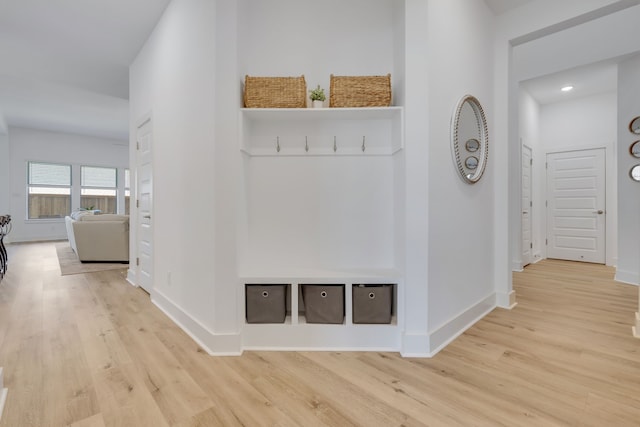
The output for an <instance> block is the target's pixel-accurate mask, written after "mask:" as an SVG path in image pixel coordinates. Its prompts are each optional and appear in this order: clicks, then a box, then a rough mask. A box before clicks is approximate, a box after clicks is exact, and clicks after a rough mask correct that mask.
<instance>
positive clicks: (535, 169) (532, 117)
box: [513, 88, 546, 270]
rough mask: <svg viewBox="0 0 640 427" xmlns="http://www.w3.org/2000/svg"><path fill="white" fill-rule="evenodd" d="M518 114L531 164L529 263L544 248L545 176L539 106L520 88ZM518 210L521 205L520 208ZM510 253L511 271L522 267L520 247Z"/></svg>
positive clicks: (540, 254)
mask: <svg viewBox="0 0 640 427" xmlns="http://www.w3.org/2000/svg"><path fill="white" fill-rule="evenodd" d="M518 112H519V114H520V119H519V121H518V123H519V132H520V142H521V144H522V145H526V146H527V147H529V148H531V158H532V159H533V165H532V167H531V201H532V202H533V206H532V209H531V211H530V213H531V222H532V230H531V240H532V243H533V249H532V254H533V262H536V261H539V260H540V259H541V258H544V257H545V256H546V247H545V244H544V239H545V237H544V235H545V230H546V225H545V224H546V215H545V212H546V211H545V206H544V200H545V188H546V187H545V175H544V162H545V153H544V151H543V149H542V147H541V142H540V105H539V104H538V102H536V100H535V99H534V98H533V97H532V96H531V95H530V94H529V93H528V92H527V91H526V90H524V89H522V88H521V89H520V102H519V109H518ZM520 210H522V206H520ZM518 248H519V249H518V250H514V253H513V260H514V269H516V270H519V269H520V268H522V245H520V246H519V247H518Z"/></svg>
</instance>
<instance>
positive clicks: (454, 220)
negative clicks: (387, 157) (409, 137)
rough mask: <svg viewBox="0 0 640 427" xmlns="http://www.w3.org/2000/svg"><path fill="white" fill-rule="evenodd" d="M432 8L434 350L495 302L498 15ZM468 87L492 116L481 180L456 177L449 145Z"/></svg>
mask: <svg viewBox="0 0 640 427" xmlns="http://www.w3.org/2000/svg"><path fill="white" fill-rule="evenodd" d="M428 13H429V17H428V21H427V30H428V33H429V39H428V46H429V56H428V62H429V74H428V77H427V78H428V81H429V124H430V126H429V142H428V145H429V161H428V174H429V177H428V179H429V191H428V198H429V219H428V224H429V230H428V233H429V261H428V264H429V271H428V275H429V279H428V292H429V331H430V334H431V348H432V351H433V350H435V349H437V348H439V347H440V346H442V345H444V344H446V342H448V340H450V339H452V338H453V337H454V336H455V334H456V333H458V332H462V330H464V328H465V327H467V326H468V325H469V324H471V323H472V322H474V321H475V320H476V319H477V318H478V317H480V316H482V315H483V314H484V313H485V312H486V311H487V310H490V309H491V308H493V307H494V306H495V282H494V274H493V265H494V247H493V242H494V228H493V218H494V201H493V197H494V187H493V175H494V170H495V164H496V160H495V157H494V156H493V145H492V140H491V138H492V130H493V114H494V110H493V91H492V88H493V57H492V41H493V28H494V21H493V19H494V18H493V15H492V14H491V12H490V10H489V9H488V8H487V7H486V5H485V4H484V3H483V2H478V1H470V0H455V1H446V2H442V1H433V2H429V11H428ZM452 23H455V25H452ZM408 90H409V91H411V88H408ZM466 94H471V95H473V96H475V97H476V98H478V99H479V100H480V102H481V103H482V106H483V108H484V110H485V114H486V116H487V118H488V121H489V138H490V145H489V160H488V165H487V168H486V170H485V174H484V176H483V178H482V179H481V180H480V181H479V182H477V183H476V184H474V185H469V184H466V183H464V182H463V181H462V180H461V179H460V177H458V176H457V174H456V168H455V167H454V164H453V161H452V157H451V148H450V121H451V114H452V112H453V109H454V107H455V106H456V104H457V102H458V100H459V99H460V98H461V97H462V96H464V95H466Z"/></svg>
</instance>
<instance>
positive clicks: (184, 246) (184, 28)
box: [130, 0, 237, 351]
mask: <svg viewBox="0 0 640 427" xmlns="http://www.w3.org/2000/svg"><path fill="white" fill-rule="evenodd" d="M216 3H220V2H213V1H209V0H174V1H172V2H171V3H170V4H169V6H168V7H167V9H166V10H165V13H164V14H163V16H162V18H161V19H160V21H159V23H158V25H157V26H156V28H155V30H154V31H153V33H152V34H151V36H150V37H149V39H148V40H147V42H146V44H145V45H144V47H143V48H142V49H141V51H140V53H139V54H138V56H137V57H136V59H135V61H134V62H133V64H132V65H131V67H130V91H131V92H130V110H131V120H130V122H131V125H132V129H131V135H132V136H131V137H132V138H135V126H136V124H138V123H139V122H140V120H141V119H142V118H143V117H145V116H147V115H149V114H150V116H151V118H152V129H153V148H152V150H153V193H154V194H153V214H152V220H153V248H154V249H153V250H154V252H153V253H154V268H153V286H154V288H153V289H152V291H151V297H152V300H153V301H154V302H155V303H156V304H158V305H159V306H160V307H161V308H162V309H163V310H165V311H166V312H168V313H169V314H170V315H172V316H173V317H174V319H176V320H178V321H179V322H181V323H182V324H183V326H185V327H186V328H187V329H190V330H191V331H192V332H193V333H194V334H198V331H201V333H200V334H199V338H200V339H201V340H204V339H206V338H211V339H213V338H212V337H214V335H215V333H216V326H217V325H216V323H215V321H214V319H215V309H214V308H215V307H214V304H215V301H214V289H215V288H214V286H215V284H217V285H218V286H220V287H230V288H231V289H234V287H235V283H234V282H225V283H217V281H216V277H217V275H218V274H220V273H219V271H218V264H217V262H216V256H217V254H218V253H226V251H229V252H231V253H233V252H234V247H235V243H234V242H233V241H231V242H226V243H228V245H227V246H225V242H220V241H219V239H217V235H216V224H217V221H218V219H219V216H220V215H224V212H225V210H226V209H231V210H233V209H234V207H233V205H224V204H218V203H217V197H218V194H216V193H217V190H218V189H221V190H222V191H225V192H231V194H233V191H235V190H236V188H235V187H234V183H233V182H227V183H225V185H226V188H225V187H224V186H222V185H219V184H218V183H217V182H216V179H217V175H216V173H217V172H216V171H217V168H216V167H217V166H218V165H219V163H218V162H217V159H216V148H215V146H216V144H218V143H220V144H223V143H224V142H225V141H218V140H216V122H217V118H216V80H215V79H216V66H217V64H216V60H215V58H216V49H217V48H218V45H217V43H216V41H217V34H216V26H217V25H216V24H217V21H216ZM231 41H233V37H232V39H231ZM225 101H226V103H227V105H228V108H229V109H230V110H233V111H235V112H237V104H236V103H235V102H234V101H233V99H225ZM132 141H133V140H132ZM226 142H227V143H228V144H234V140H233V139H230V140H227V141H226ZM131 156H132V157H131V158H132V164H133V163H134V160H133V159H135V150H133V151H132V153H131ZM227 161H228V159H227ZM133 227H134V229H135V223H134V225H133ZM231 227H233V224H231ZM134 233H135V230H134ZM226 268H228V269H231V271H234V270H235V265H234V264H230V265H227V266H226ZM169 273H170V275H171V281H169ZM224 304H226V305H228V306H232V307H234V306H235V305H236V304H235V295H234V294H232V298H231V299H230V300H227V301H224ZM232 320H233V323H235V319H232ZM203 344H204V345H206V346H207V347H208V348H210V349H212V350H214V351H215V350H216V347H217V344H216V342H213V341H207V342H203Z"/></svg>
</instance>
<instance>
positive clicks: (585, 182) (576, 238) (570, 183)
mask: <svg viewBox="0 0 640 427" xmlns="http://www.w3.org/2000/svg"><path fill="white" fill-rule="evenodd" d="M605 172H606V171H605V150H604V148H598V149H590V150H576V151H567V152H558V153H548V154H547V258H556V259H564V260H571V261H584V262H593V263H598V264H604V263H605V256H606V252H605V246H606V245H605V242H606V236H605V229H606V221H605V215H606V212H605V206H606V200H605V185H606V182H605V176H606V175H605Z"/></svg>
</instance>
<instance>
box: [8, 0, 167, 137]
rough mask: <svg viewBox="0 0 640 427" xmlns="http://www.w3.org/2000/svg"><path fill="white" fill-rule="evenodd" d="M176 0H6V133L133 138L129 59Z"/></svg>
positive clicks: (130, 60)
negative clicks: (25, 130) (18, 129)
mask: <svg viewBox="0 0 640 427" xmlns="http://www.w3.org/2000/svg"><path fill="white" fill-rule="evenodd" d="M169 1H170V0H135V1H131V0H109V1H108V2H102V1H99V0H55V1H52V0H0V52H2V60H1V61H0V131H1V130H2V128H3V127H6V125H8V126H24V127H32V128H42V129H48V130H59V131H65V132H76V133H80V134H91V135H96V136H102V137H107V138H114V139H120V140H123V141H127V140H128V113H129V107H128V105H129V103H128V97H129V95H128V94H129V64H130V63H131V62H132V61H133V59H134V58H135V56H136V55H137V53H138V51H139V50H140V48H141V47H142V45H143V44H144V42H145V41H146V39H147V38H148V36H149V34H150V33H151V31H152V30H153V28H154V27H155V25H156V23H157V22H158V20H159V19H160V17H161V16H162V13H163V12H164V10H165V8H166V7H167V4H168V3H169Z"/></svg>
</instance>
